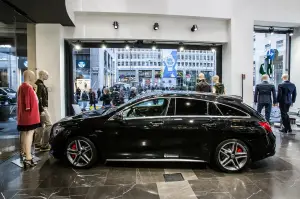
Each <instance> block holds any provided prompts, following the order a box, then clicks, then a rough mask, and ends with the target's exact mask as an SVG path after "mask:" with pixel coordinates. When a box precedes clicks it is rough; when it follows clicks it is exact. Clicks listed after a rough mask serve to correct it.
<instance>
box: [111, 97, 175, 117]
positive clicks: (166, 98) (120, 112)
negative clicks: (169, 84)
mask: <svg viewBox="0 0 300 199" xmlns="http://www.w3.org/2000/svg"><path fill="white" fill-rule="evenodd" d="M155 99H165V100H167V103H168V104H167V109H166V110H167V111H166V112H165V114H164V115H162V116H147V117H131V118H123V120H136V119H155V118H167V117H171V116H167V113H168V109H169V106H170V101H171V97H152V98H148V99H145V100H142V101H139V102H136V103H134V104H131V105H130V106H129V107H125V108H124V109H122V110H121V111H119V112H118V113H116V114H122V115H123V112H124V111H126V110H128V109H131V108H132V107H134V106H135V105H137V104H141V103H144V102H147V101H151V100H155ZM112 117H113V116H112ZM109 120H110V119H109Z"/></svg>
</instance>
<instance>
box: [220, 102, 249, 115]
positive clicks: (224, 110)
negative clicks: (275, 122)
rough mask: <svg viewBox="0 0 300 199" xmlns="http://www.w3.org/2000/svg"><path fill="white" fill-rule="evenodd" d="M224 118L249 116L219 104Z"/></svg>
mask: <svg viewBox="0 0 300 199" xmlns="http://www.w3.org/2000/svg"><path fill="white" fill-rule="evenodd" d="M217 106H218V108H219V109H220V110H221V112H222V113H223V115H224V116H247V114H246V113H244V112H242V111H240V110H237V109H235V108H231V107H229V106H226V105H223V104H217Z"/></svg>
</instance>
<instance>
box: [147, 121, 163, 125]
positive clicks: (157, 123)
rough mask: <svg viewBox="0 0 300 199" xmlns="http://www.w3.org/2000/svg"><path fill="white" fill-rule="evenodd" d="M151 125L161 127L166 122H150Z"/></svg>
mask: <svg viewBox="0 0 300 199" xmlns="http://www.w3.org/2000/svg"><path fill="white" fill-rule="evenodd" d="M150 124H151V125H152V126H161V125H163V124H164V122H163V121H158V122H150Z"/></svg>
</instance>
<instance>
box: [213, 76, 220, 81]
mask: <svg viewBox="0 0 300 199" xmlns="http://www.w3.org/2000/svg"><path fill="white" fill-rule="evenodd" d="M212 79H213V81H219V80H220V77H219V75H215V76H213V78H212Z"/></svg>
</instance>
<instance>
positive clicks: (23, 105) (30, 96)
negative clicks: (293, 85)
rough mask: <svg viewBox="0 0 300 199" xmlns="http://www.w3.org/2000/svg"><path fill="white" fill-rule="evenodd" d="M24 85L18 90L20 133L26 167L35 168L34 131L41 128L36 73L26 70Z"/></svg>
mask: <svg viewBox="0 0 300 199" xmlns="http://www.w3.org/2000/svg"><path fill="white" fill-rule="evenodd" d="M23 76H24V83H22V84H21V86H20V87H19V89H18V126H17V128H18V131H20V140H21V155H22V156H25V159H24V167H27V166H35V165H36V162H34V161H33V158H32V155H31V146H32V139H33V134H34V130H35V129H36V128H38V127H40V115H39V111H38V99H37V96H36V93H35V92H34V90H33V87H32V83H33V81H34V79H35V75H34V72H32V71H30V70H26V71H25V72H24V74H23Z"/></svg>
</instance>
